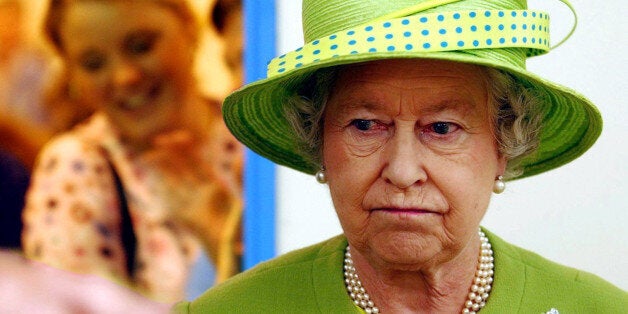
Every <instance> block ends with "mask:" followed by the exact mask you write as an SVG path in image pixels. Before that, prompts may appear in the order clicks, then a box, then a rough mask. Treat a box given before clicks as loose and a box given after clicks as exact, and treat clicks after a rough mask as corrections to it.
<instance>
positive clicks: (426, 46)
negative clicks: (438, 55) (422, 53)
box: [423, 43, 432, 49]
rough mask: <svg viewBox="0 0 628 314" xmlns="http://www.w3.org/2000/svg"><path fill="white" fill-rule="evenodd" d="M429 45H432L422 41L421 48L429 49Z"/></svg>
mask: <svg viewBox="0 0 628 314" xmlns="http://www.w3.org/2000/svg"><path fill="white" fill-rule="evenodd" d="M430 47H432V45H430V44H429V43H424V44H423V48H425V49H430Z"/></svg>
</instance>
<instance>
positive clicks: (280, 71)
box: [277, 68, 286, 73]
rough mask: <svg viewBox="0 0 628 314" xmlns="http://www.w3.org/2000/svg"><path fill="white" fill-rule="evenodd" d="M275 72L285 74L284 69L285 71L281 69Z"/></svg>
mask: <svg viewBox="0 0 628 314" xmlns="http://www.w3.org/2000/svg"><path fill="white" fill-rule="evenodd" d="M277 72H279V73H283V72H286V69H285V68H281V69H279V70H278V71H277Z"/></svg>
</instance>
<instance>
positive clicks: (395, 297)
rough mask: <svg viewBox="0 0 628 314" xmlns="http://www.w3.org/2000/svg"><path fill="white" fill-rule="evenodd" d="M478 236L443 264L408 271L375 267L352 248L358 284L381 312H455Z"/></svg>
mask: <svg viewBox="0 0 628 314" xmlns="http://www.w3.org/2000/svg"><path fill="white" fill-rule="evenodd" d="M479 252H480V240H479V237H474V238H473V239H472V240H471V241H469V244H468V245H467V246H466V247H465V248H464V249H463V250H462V252H461V253H460V254H458V256H457V257H456V258H454V259H452V260H450V261H448V262H446V263H438V265H432V266H426V267H423V268H419V269H416V270H412V271H407V270H397V269H387V268H384V267H383V268H381V269H375V268H373V267H372V266H371V263H369V262H368V261H367V260H366V258H365V257H364V256H362V255H361V254H359V253H358V252H353V251H352V256H353V261H354V265H355V268H356V269H357V272H358V274H359V277H360V280H361V281H362V286H364V288H365V289H366V291H367V292H368V294H369V295H370V297H371V300H373V302H374V303H375V305H376V306H377V307H378V308H379V310H380V312H383V313H459V312H460V311H461V310H462V308H463V307H464V303H465V302H466V300H467V296H468V294H469V288H470V287H471V285H472V282H473V279H474V276H475V272H476V267H477V263H478V256H479Z"/></svg>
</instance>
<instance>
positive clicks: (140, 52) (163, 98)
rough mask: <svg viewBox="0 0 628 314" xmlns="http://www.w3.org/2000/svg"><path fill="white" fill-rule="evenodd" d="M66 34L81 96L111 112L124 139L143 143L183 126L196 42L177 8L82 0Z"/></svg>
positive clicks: (67, 20) (69, 11)
mask: <svg viewBox="0 0 628 314" xmlns="http://www.w3.org/2000/svg"><path fill="white" fill-rule="evenodd" d="M59 31H60V36H61V42H62V45H63V51H64V54H65V55H64V57H65V59H66V62H67V65H68V68H69V71H70V72H69V73H70V86H71V87H72V88H73V91H74V92H75V93H76V97H78V98H79V99H78V100H79V101H81V102H82V103H85V104H90V105H91V106H95V107H96V108H99V109H102V110H104V111H105V112H106V113H107V115H108V116H109V118H110V120H111V121H112V122H113V123H115V124H116V126H117V127H118V129H119V130H120V132H121V135H122V136H124V137H125V138H126V139H128V140H131V141H138V142H142V141H145V140H147V139H148V138H150V137H151V136H152V135H154V134H156V133H158V132H161V131H164V130H167V129H169V128H172V127H176V126H177V123H178V119H179V118H178V115H177V112H179V111H180V110H179V108H180V107H181V106H182V104H183V103H184V102H185V101H188V100H189V96H190V93H191V90H192V89H193V88H194V80H193V75H192V72H191V68H192V62H193V46H194V43H193V42H192V39H191V37H190V36H187V34H186V32H185V28H184V24H183V22H182V21H181V20H180V18H179V17H178V16H177V15H176V14H175V13H174V12H173V11H171V10H169V9H168V8H166V7H164V6H161V5H159V4H156V3H154V2H152V1H101V0H89V1H79V2H74V3H72V4H71V5H69V6H68V7H67V8H66V11H65V15H64V20H63V21H62V22H61V24H60V29H59Z"/></svg>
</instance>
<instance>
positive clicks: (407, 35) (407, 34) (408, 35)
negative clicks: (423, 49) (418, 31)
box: [403, 32, 412, 37]
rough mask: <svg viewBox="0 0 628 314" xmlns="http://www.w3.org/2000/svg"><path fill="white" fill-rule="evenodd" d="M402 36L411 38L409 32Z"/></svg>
mask: <svg viewBox="0 0 628 314" xmlns="http://www.w3.org/2000/svg"><path fill="white" fill-rule="evenodd" d="M403 36H405V37H410V36H412V33H411V32H404V33H403Z"/></svg>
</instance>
